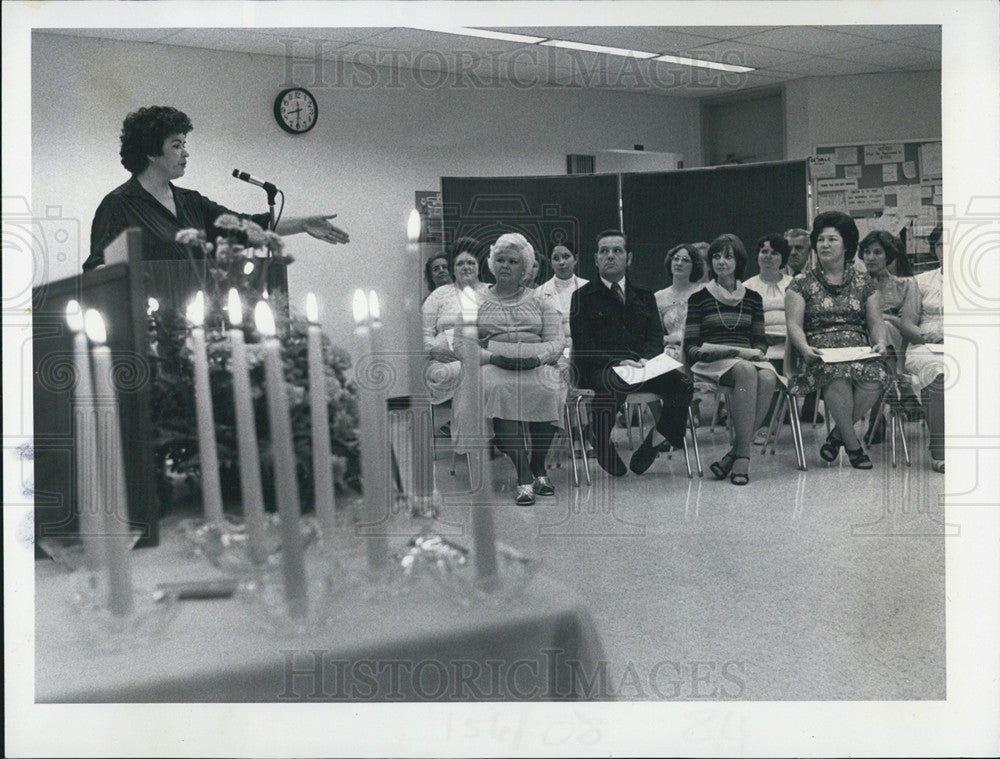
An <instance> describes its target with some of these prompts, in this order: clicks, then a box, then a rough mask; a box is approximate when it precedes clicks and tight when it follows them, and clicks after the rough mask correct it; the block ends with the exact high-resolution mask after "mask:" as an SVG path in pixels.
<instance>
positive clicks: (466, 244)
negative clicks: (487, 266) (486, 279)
mask: <svg viewBox="0 0 1000 759" xmlns="http://www.w3.org/2000/svg"><path fill="white" fill-rule="evenodd" d="M462 253H469V254H470V255H471V256H472V257H473V258H474V259H476V263H477V264H478V265H479V272H480V275H482V270H483V259H484V258H485V257H486V251H485V250H484V248H483V244H482V243H481V242H480V241H479V240H477V239H476V238H475V237H459V238H458V239H456V240H455V242H453V243H452V244H451V246H450V247H449V248H448V271H449V272H450V273H451V276H452V278H453V279H454V277H455V259H456V258H458V257H459V255H461V254H462Z"/></svg>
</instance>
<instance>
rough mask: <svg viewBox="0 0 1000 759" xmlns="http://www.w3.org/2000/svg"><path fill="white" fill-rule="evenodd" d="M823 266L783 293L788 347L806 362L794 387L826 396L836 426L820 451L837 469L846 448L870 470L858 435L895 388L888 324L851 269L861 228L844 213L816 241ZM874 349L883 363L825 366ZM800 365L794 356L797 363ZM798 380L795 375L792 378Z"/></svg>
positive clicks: (817, 224)
mask: <svg viewBox="0 0 1000 759" xmlns="http://www.w3.org/2000/svg"><path fill="white" fill-rule="evenodd" d="M810 239H811V241H812V245H813V249H814V250H815V251H816V256H817V263H816V265H815V266H814V267H812V268H810V269H808V270H807V271H806V272H804V273H803V274H800V275H799V276H797V277H796V278H795V279H794V280H792V283H791V284H790V285H789V286H788V290H787V291H786V292H785V315H786V319H787V327H788V339H789V341H790V343H791V347H792V348H794V350H795V352H796V353H797V358H800V359H801V360H802V361H803V365H802V366H801V368H800V369H799V371H800V373H798V374H795V376H793V378H792V380H791V381H790V383H789V388H790V389H791V391H792V392H793V393H798V394H801V393H807V392H810V391H813V390H822V392H823V400H824V402H825V403H826V407H827V409H828V410H829V413H830V414H831V415H832V417H833V420H834V422H835V424H836V426H835V427H834V428H833V429H832V430H831V431H830V434H829V436H828V437H827V439H826V442H825V443H824V444H823V446H822V447H821V448H820V456H821V457H822V458H823V460H824V461H833V460H834V459H836V458H837V455H838V454H839V452H840V447H841V446H844V448H845V450H846V451H847V455H848V458H849V459H850V462H851V466H852V467H854V468H855V469H871V467H872V462H871V459H870V458H868V455H867V454H866V453H865V451H864V448H862V446H861V441H860V440H858V437H857V434H856V433H855V431H854V423H855V422H857V421H859V420H860V419H862V418H863V417H864V415H865V414H867V413H868V411H869V410H870V409H871V407H872V406H873V405H874V404H875V401H876V400H877V399H878V397H879V394H880V393H881V391H882V389H883V387H885V385H886V383H887V382H888V380H889V374H888V371H887V369H886V366H885V361H884V360H883V359H882V358H881V356H884V355H885V352H886V346H885V339H886V338H885V322H884V321H883V319H882V306H881V300H880V298H879V293H878V288H877V286H876V285H875V283H874V282H873V281H872V279H871V277H869V276H868V275H867V274H862V273H861V272H859V271H857V270H856V269H855V268H854V266H853V265H852V263H853V260H854V254H855V253H856V252H857V249H858V227H857V225H856V224H855V223H854V220H853V219H852V218H851V217H850V216H848V215H847V214H844V213H841V212H840V211H827V212H825V213H821V214H820V215H819V216H817V217H816V219H815V221H814V222H813V228H812V233H811V234H810ZM864 346H870V347H871V348H872V350H873V351H874V352H875V353H877V354H878V357H873V358H868V359H864V360H860V361H844V362H837V363H826V362H824V360H823V350H824V349H825V348H848V347H864ZM793 358H795V356H793ZM793 374H794V372H793Z"/></svg>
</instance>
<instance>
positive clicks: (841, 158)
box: [833, 148, 858, 166]
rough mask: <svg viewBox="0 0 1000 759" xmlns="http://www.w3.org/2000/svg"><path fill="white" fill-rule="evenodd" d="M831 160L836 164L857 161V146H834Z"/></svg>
mask: <svg viewBox="0 0 1000 759" xmlns="http://www.w3.org/2000/svg"><path fill="white" fill-rule="evenodd" d="M833 162H834V163H835V164H837V165H838V166H841V165H843V164H848V163H857V162H858V149H857V148H836V149H835V150H834V151H833Z"/></svg>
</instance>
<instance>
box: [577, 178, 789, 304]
mask: <svg viewBox="0 0 1000 759" xmlns="http://www.w3.org/2000/svg"><path fill="white" fill-rule="evenodd" d="M807 181H808V180H807V177H806V161H783V162H779V163H759V164H749V165H745V166H723V167H716V168H711V169H687V170H684V171H669V172H656V173H643V174H622V175H621V193H622V216H623V219H624V224H625V231H626V232H627V233H628V236H629V246H630V248H631V250H632V269H631V274H632V276H633V277H634V278H635V281H636V282H637V283H638V284H641V285H642V286H643V287H647V288H649V289H651V290H659V289H661V288H663V287H665V286H666V275H665V273H664V271H663V256H664V255H665V254H666V252H667V251H668V250H670V248H672V247H673V246H674V245H679V244H680V243H684V242H697V241H699V240H704V241H706V242H711V241H712V239H713V238H715V237H717V236H718V235H720V234H723V233H724V232H732V233H733V234H735V235H737V236H738V237H739V238H740V239H741V240H742V241H743V243H744V245H746V247H747V252H748V253H749V254H750V255H751V266H750V268H749V269H748V271H747V273H746V275H745V276H747V277H749V276H750V275H751V274H753V273H755V272H756V271H757V266H756V262H755V261H753V260H752V257H753V252H752V248H753V246H754V244H755V243H756V241H757V240H758V239H759V238H760V237H762V236H763V235H764V234H766V233H768V232H778V233H782V232H784V231H785V230H786V229H788V228H790V227H807V225H808V222H809V220H808V218H807V217H808V212H807V210H806V195H807V189H806V188H807ZM584 276H585V275H584Z"/></svg>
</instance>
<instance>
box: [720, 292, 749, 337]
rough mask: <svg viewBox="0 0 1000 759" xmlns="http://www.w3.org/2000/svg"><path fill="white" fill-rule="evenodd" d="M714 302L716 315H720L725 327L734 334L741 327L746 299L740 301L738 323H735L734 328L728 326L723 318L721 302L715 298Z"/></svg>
mask: <svg viewBox="0 0 1000 759" xmlns="http://www.w3.org/2000/svg"><path fill="white" fill-rule="evenodd" d="M712 300H714V301H715V313H717V314H718V315H719V321H720V322H722V326H723V327H725V328H726V329H728V330H729V331H730V332H732V331H733V330H734V329H736V328H737V327H738V326H740V319H742V318H743V304H744V303H745V302H746V298H744V299H743V300H741V301H740V312H739V313H738V314H736V321H735V322H733V326H731V327H730V326H729V325H728V324H726V320H725V319H723V318H722V311H721V310H719V301H718V300H717V299H715V298H712Z"/></svg>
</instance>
